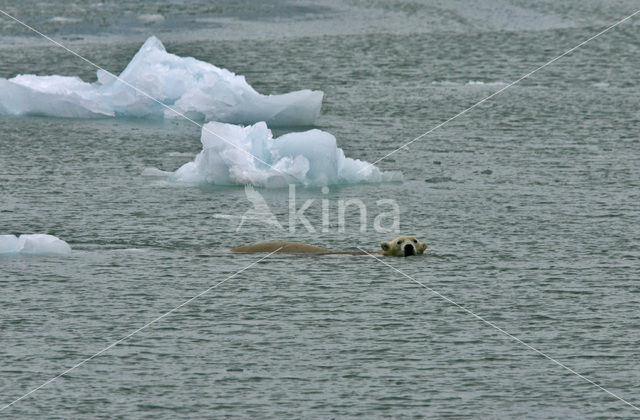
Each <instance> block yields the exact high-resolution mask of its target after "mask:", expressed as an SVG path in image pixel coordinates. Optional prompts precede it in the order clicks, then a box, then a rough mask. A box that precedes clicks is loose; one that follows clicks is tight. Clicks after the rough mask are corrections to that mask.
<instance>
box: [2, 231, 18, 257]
mask: <svg viewBox="0 0 640 420" xmlns="http://www.w3.org/2000/svg"><path fill="white" fill-rule="evenodd" d="M19 251H20V242H19V241H18V237H17V236H15V235H0V255H2V254H17V253H18V252H19Z"/></svg>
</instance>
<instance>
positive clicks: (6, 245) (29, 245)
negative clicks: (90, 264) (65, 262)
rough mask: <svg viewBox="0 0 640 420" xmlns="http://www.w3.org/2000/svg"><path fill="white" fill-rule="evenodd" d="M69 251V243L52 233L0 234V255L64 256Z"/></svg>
mask: <svg viewBox="0 0 640 420" xmlns="http://www.w3.org/2000/svg"><path fill="white" fill-rule="evenodd" d="M70 253H71V247H70V246H69V244H68V243H66V242H65V241H63V240H62V239H59V238H57V237H55V236H53V235H44V234H34V235H20V237H17V236H15V235H0V255H12V254H13V255H15V254H24V255H51V256H66V255H69V254H70Z"/></svg>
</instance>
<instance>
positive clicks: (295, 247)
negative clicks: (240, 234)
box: [231, 236, 427, 257]
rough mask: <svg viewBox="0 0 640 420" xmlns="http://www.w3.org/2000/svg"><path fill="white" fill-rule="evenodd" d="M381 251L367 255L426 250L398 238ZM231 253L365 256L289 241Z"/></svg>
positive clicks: (411, 238)
mask: <svg viewBox="0 0 640 420" xmlns="http://www.w3.org/2000/svg"><path fill="white" fill-rule="evenodd" d="M380 247H381V248H382V251H374V252H369V254H379V255H389V256H393V257H409V256H411V255H421V254H424V251H425V249H427V244H426V243H425V242H420V241H418V240H417V239H416V237H415V236H398V237H397V238H395V239H393V240H392V241H389V242H382V243H381V244H380ZM231 252H240V253H259V252H277V253H280V254H312V255H334V254H344V255H366V254H367V252H364V251H333V250H330V249H325V248H320V247H319V246H315V245H309V244H304V243H302V242H289V241H269V242H259V243H257V244H251V245H244V246H239V247H237V248H233V249H232V250H231Z"/></svg>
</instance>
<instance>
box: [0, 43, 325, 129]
mask: <svg viewBox="0 0 640 420" xmlns="http://www.w3.org/2000/svg"><path fill="white" fill-rule="evenodd" d="M97 77H98V80H97V81H96V82H95V83H86V82H84V81H82V80H81V79H79V78H78V77H67V76H36V75H31V74H27V75H18V76H16V77H14V78H12V79H8V80H7V79H3V78H0V114H5V115H45V116H53V117H75V118H95V117H107V116H122V117H140V118H145V117H146V118H175V117H178V116H179V114H183V115H185V116H187V117H189V118H192V119H197V120H206V121H209V120H215V121H223V122H229V123H239V124H252V123H255V122H257V121H267V123H269V124H270V125H272V126H295V125H312V124H314V123H315V120H316V119H317V118H318V116H319V115H320V107H321V105H322V98H323V95H324V94H323V93H322V92H321V91H315V90H314V91H312V90H299V91H295V92H290V93H285V94H282V95H262V94H260V93H258V92H256V90H255V89H253V88H252V87H251V85H249V83H247V81H246V80H245V78H244V76H240V75H236V74H234V73H232V72H230V71H229V70H226V69H222V68H219V67H216V66H214V65H213V64H209V63H207V62H204V61H200V60H196V59H195V58H192V57H179V56H177V55H175V54H171V53H168V52H167V51H166V50H165V48H164V45H162V42H160V40H159V39H158V38H156V37H154V36H152V37H150V38H149V39H147V41H146V42H145V43H144V44H143V45H142V47H141V48H140V50H139V51H138V52H137V53H136V55H135V56H134V57H133V59H132V60H131V62H129V64H128V65H127V67H126V68H125V69H124V70H123V71H122V73H120V76H119V79H118V78H116V77H114V76H112V75H110V74H109V73H107V72H105V71H102V70H98V73H97ZM165 105H166V106H170V107H171V108H172V109H174V110H175V111H172V110H170V109H168V108H167V107H166V106H165ZM178 113H179V114H178Z"/></svg>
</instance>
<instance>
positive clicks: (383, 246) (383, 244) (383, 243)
mask: <svg viewBox="0 0 640 420" xmlns="http://www.w3.org/2000/svg"><path fill="white" fill-rule="evenodd" d="M380 248H382V250H383V251H388V250H390V249H391V246H389V242H382V243H381V244H380Z"/></svg>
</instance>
